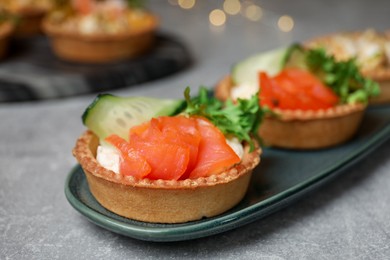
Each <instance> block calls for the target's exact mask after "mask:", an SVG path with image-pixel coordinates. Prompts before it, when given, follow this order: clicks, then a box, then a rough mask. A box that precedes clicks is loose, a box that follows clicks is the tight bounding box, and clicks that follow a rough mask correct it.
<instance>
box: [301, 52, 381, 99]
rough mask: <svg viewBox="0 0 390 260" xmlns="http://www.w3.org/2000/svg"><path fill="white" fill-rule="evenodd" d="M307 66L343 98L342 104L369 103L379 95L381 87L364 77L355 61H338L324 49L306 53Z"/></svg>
mask: <svg viewBox="0 0 390 260" xmlns="http://www.w3.org/2000/svg"><path fill="white" fill-rule="evenodd" d="M305 61H306V65H307V66H308V68H309V70H310V71H311V72H313V73H314V74H315V75H316V76H318V77H319V78H320V79H321V80H322V81H323V82H324V83H325V84H326V85H328V86H329V87H331V88H332V90H333V91H334V92H335V93H336V94H337V95H338V96H339V97H340V98H341V102H342V103H356V102H361V103H367V102H368V99H369V98H370V97H373V96H376V95H378V94H379V86H378V84H377V83H376V82H374V81H372V80H371V79H368V78H365V77H363V75H362V74H361V73H360V71H359V68H358V66H357V65H356V61H355V59H350V60H347V61H336V60H335V58H334V57H333V56H331V55H328V54H327V53H326V51H325V50H324V49H322V48H318V49H310V50H307V52H306V57H305Z"/></svg>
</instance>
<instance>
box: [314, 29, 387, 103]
mask: <svg viewBox="0 0 390 260" xmlns="http://www.w3.org/2000/svg"><path fill="white" fill-rule="evenodd" d="M307 46H308V47H309V48H318V47H321V48H324V49H325V50H326V52H327V53H328V54H331V55H333V56H334V57H335V59H336V60H338V61H345V60H348V59H352V58H354V59H355V60H356V63H357V65H358V66H359V69H360V71H361V73H362V74H363V75H364V76H367V77H369V78H371V79H372V80H374V81H376V82H378V84H379V86H380V90H381V93H380V95H378V96H377V97H374V98H372V99H371V100H370V103H372V104H382V103H390V32H386V33H383V32H377V31H375V30H373V29H367V30H364V31H359V32H340V33H334V34H330V35H326V36H322V37H317V38H315V39H312V40H310V41H308V42H307Z"/></svg>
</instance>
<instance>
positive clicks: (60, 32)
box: [43, 9, 159, 63]
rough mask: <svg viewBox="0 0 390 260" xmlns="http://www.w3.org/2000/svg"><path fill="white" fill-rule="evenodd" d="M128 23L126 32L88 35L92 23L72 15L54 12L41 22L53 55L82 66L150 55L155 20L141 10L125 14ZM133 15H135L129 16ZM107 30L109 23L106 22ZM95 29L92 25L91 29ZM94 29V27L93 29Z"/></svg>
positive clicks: (155, 26) (90, 32)
mask: <svg viewBox="0 0 390 260" xmlns="http://www.w3.org/2000/svg"><path fill="white" fill-rule="evenodd" d="M125 12H126V14H125V15H127V16H129V17H132V18H128V19H126V21H127V22H128V23H129V25H128V28H126V29H125V30H123V29H121V30H112V31H111V30H110V31H104V30H101V31H99V30H98V31H88V30H87V29H85V30H84V31H83V30H82V28H90V27H89V26H91V25H90V24H91V22H90V21H91V20H93V19H89V18H87V19H86V20H88V19H89V20H88V21H87V22H86V23H85V24H87V26H80V25H79V24H78V22H79V21H80V20H81V19H84V18H83V17H82V16H83V15H80V14H77V13H75V12H69V11H67V10H65V11H58V12H57V11H56V12H53V13H52V14H50V15H49V16H47V17H46V18H45V19H44V21H43V30H44V32H45V34H46V35H47V36H48V37H49V39H50V40H51V45H52V48H53V50H54V52H55V54H56V55H57V56H58V57H59V58H61V59H64V60H68V61H74V62H83V63H106V62H113V61H119V60H124V59H128V58H133V57H136V56H139V55H142V54H145V53H146V52H148V51H150V50H151V49H152V47H153V45H154V43H155V34H156V30H157V27H158V24H159V21H158V18H157V17H156V16H155V15H154V14H152V13H149V12H147V11H144V10H131V9H129V10H126V11H125ZM132 12H138V13H137V14H136V15H131V13H132ZM105 23H106V24H105V26H107V27H109V23H110V22H109V21H107V22H105ZM94 26H95V25H94ZM95 27H96V26H95Z"/></svg>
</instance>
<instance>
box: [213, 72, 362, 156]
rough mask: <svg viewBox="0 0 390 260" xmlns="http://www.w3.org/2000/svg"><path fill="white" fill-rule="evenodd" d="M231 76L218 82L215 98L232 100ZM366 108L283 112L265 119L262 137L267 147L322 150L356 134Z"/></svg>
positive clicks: (275, 112)
mask: <svg viewBox="0 0 390 260" xmlns="http://www.w3.org/2000/svg"><path fill="white" fill-rule="evenodd" d="M233 87H234V85H233V81H232V79H231V77H230V76H226V77H225V78H223V79H222V80H221V81H220V82H218V84H217V86H216V88H215V95H216V97H217V98H219V99H221V100H226V99H229V98H231V94H230V93H231V89H232V88H233ZM365 108H366V105H363V104H360V103H357V104H345V105H338V106H335V107H333V108H329V109H326V110H318V111H313V110H308V111H302V110H281V109H274V110H273V111H272V113H273V114H269V115H267V116H265V117H264V118H263V121H262V124H261V125H260V128H259V135H260V137H261V138H262V141H263V142H264V145H267V146H275V147H282V148H288V149H320V148H326V147H330V146H335V145H338V144H341V143H344V142H346V141H347V140H349V139H350V138H352V137H353V135H354V134H355V133H356V130H357V129H358V127H359V125H360V123H361V120H362V118H363V115H364V110H365Z"/></svg>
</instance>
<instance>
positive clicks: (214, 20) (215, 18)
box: [209, 9, 226, 26]
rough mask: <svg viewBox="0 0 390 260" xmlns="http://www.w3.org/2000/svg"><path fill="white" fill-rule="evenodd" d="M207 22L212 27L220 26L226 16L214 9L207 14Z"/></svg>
mask: <svg viewBox="0 0 390 260" xmlns="http://www.w3.org/2000/svg"><path fill="white" fill-rule="evenodd" d="M209 20H210V23H211V24H212V25H214V26H222V25H224V24H225V22H226V14H225V13H224V11H222V10H220V9H214V10H213V11H211V12H210V14H209Z"/></svg>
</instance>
